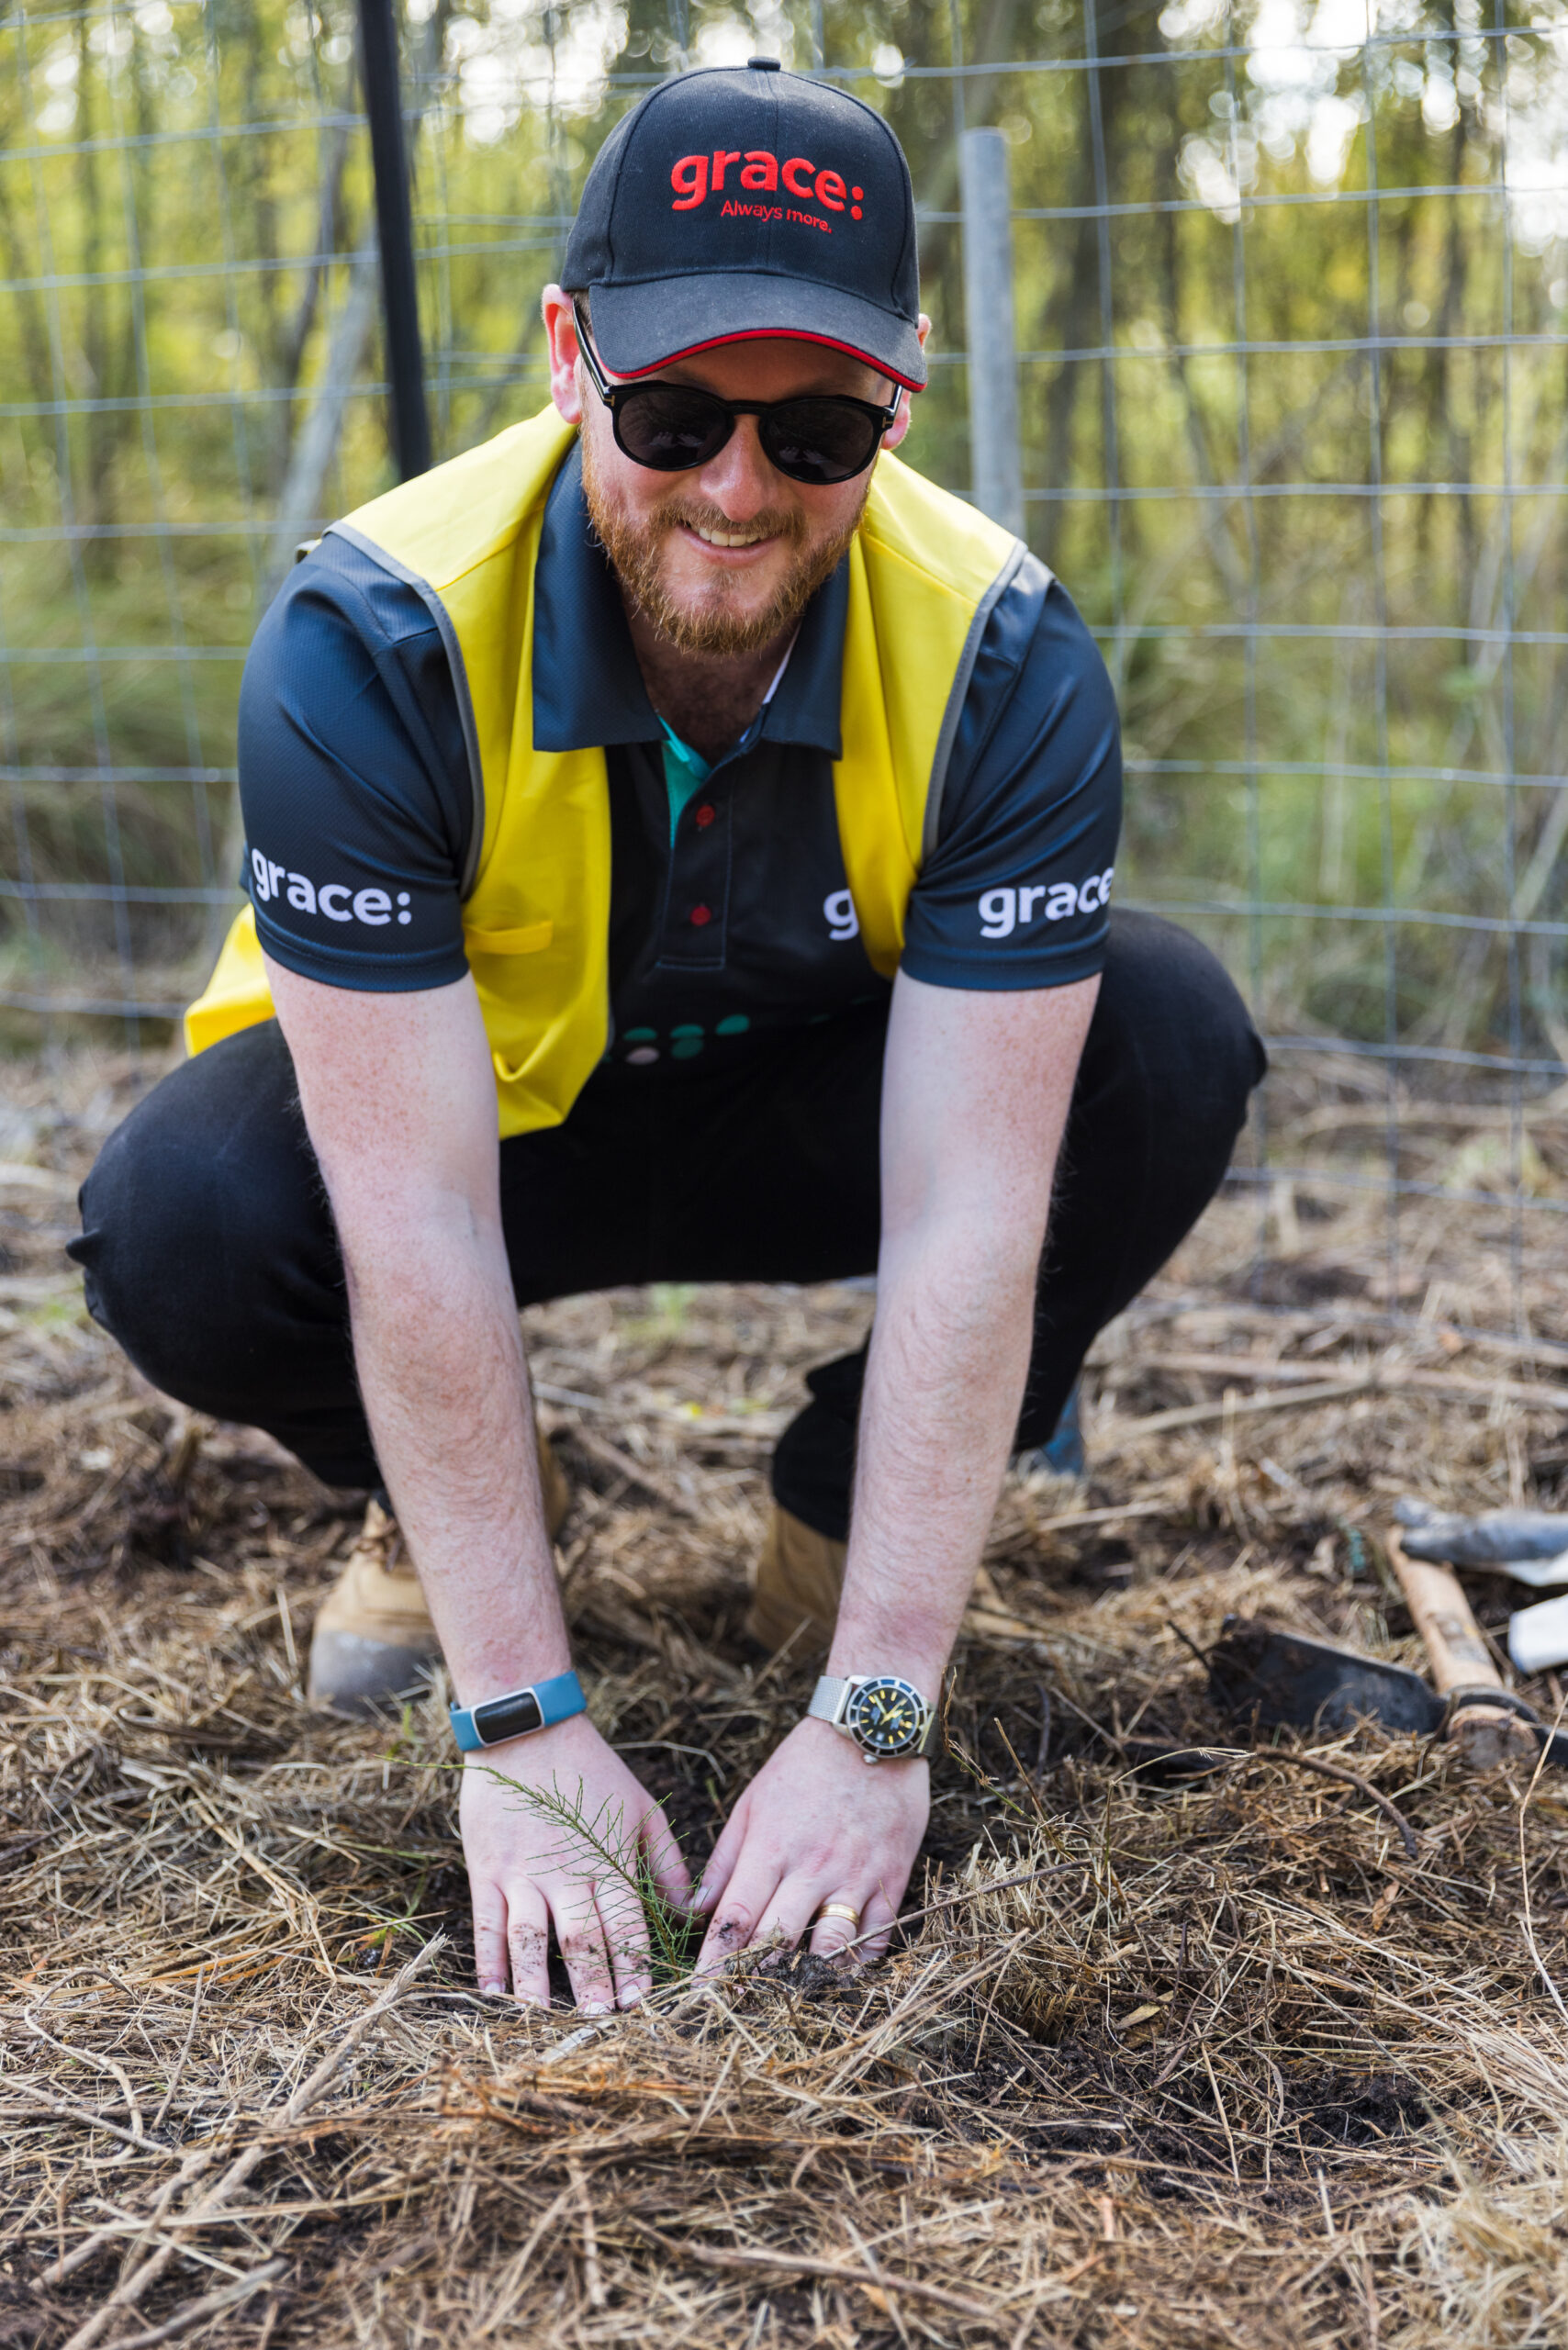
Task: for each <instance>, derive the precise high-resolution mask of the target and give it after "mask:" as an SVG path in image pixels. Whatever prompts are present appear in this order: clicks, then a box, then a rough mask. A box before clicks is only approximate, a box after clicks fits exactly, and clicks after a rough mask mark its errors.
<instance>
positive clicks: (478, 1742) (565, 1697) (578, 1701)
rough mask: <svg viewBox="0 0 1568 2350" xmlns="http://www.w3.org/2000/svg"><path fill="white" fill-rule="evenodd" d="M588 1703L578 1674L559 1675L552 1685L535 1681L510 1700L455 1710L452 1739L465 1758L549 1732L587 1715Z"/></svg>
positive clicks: (491, 1699)
mask: <svg viewBox="0 0 1568 2350" xmlns="http://www.w3.org/2000/svg"><path fill="white" fill-rule="evenodd" d="M587 1711H588V1699H587V1698H586V1697H585V1696H584V1695H583V1684H582V1683H581V1682H580V1681H579V1680H578V1679H577V1674H576V1673H556V1675H555V1677H554V1680H552V1681H535V1682H534V1683H533V1684H532V1687H530V1688H527V1689H514V1690H513V1691H512V1692H511V1695H510V1696H507V1697H487V1698H486V1700H485V1703H484V1704H483V1705H482V1706H454V1707H453V1708H452V1735H453V1737H454V1739H455V1740H457V1743H458V1745H459V1746H460V1747H461V1748H462V1749H463V1751H464V1752H465V1754H473V1753H476V1751H478V1749H479V1748H480V1747H482V1746H502V1745H504V1744H505V1743H506V1740H508V1739H509V1738H527V1737H528V1736H529V1734H530V1732H531V1731H532V1730H536V1729H550V1728H551V1726H552V1725H553V1724H554V1723H555V1722H568V1721H570V1720H571V1718H572V1716H573V1715H574V1714H586V1713H587Z"/></svg>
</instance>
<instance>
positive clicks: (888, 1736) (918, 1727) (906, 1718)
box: [844, 1674, 926, 1762]
mask: <svg viewBox="0 0 1568 2350" xmlns="http://www.w3.org/2000/svg"><path fill="white" fill-rule="evenodd" d="M925 1723H926V1707H925V1700H924V1697H923V1696H922V1695H921V1694H920V1692H919V1690H918V1689H916V1688H914V1687H913V1684H911V1683H909V1682H907V1681H895V1680H894V1679H893V1678H892V1676H891V1675H890V1674H888V1675H886V1676H883V1677H881V1678H879V1679H878V1680H875V1681H863V1682H862V1683H861V1684H860V1686H859V1688H858V1689H857V1690H856V1691H855V1692H854V1693H853V1695H851V1697H850V1700H849V1703H848V1705H847V1706H846V1708H845V1713H844V1727H845V1729H846V1730H848V1732H849V1734H850V1736H851V1737H852V1738H853V1739H854V1740H855V1742H856V1744H857V1746H858V1747H859V1748H860V1750H861V1751H862V1752H863V1753H865V1754H868V1755H869V1756H870V1757H871V1758H872V1760H873V1761H874V1762H892V1761H893V1760H894V1759H895V1758H896V1757H897V1756H899V1755H901V1754H913V1752H914V1751H915V1749H916V1748H917V1747H918V1746H919V1744H920V1741H921V1740H922V1739H923V1738H924V1735H925Z"/></svg>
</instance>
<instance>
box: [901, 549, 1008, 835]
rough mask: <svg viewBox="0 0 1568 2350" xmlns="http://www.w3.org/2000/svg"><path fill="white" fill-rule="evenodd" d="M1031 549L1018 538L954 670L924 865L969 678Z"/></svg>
mask: <svg viewBox="0 0 1568 2350" xmlns="http://www.w3.org/2000/svg"><path fill="white" fill-rule="evenodd" d="M1028 552H1029V550H1028V548H1027V547H1026V546H1025V544H1024V542H1023V540H1022V539H1014V542H1013V544H1012V547H1011V549H1010V550H1009V552H1008V554H1007V558H1006V560H1005V562H1004V563H1003V564H1002V569H1001V570H1000V571H999V572H998V573H997V575H996V577H995V578H994V579H993V580H992V581H991V586H990V587H989V588H987V589H986V591H985V594H984V595H983V596H982V597H981V598H980V602H979V604H978V605H977V607H976V609H975V616H974V618H973V620H972V621H970V622H969V634H968V636H966V637H965V639H964V649H963V651H962V653H960V654H959V655H958V668H957V670H956V671H955V673H954V677H953V686H952V690H951V692H950V693H949V694H948V696H947V707H946V710H945V711H943V713H942V730H941V732H940V733H939V734H938V735H937V737H936V755H935V758H934V759H933V760H932V762H931V782H930V785H929V787H928V789H927V790H926V794H925V823H924V829H923V833H922V837H921V844H920V858H921V863H922V864H923V865H924V862H925V860H926V858H927V857H929V856H932V855H933V853H934V852H935V847H936V844H937V842H938V841H939V840H940V838H941V836H942V800H943V796H944V794H945V793H946V789H947V763H948V761H949V760H950V759H951V757H952V755H953V740H954V737H955V736H956V735H957V733H958V720H959V717H960V716H961V715H962V712H963V707H964V697H965V695H966V694H967V693H968V692H969V679H970V678H971V677H973V675H974V667H975V663H976V662H977V660H978V659H979V658H980V639H981V637H982V636H983V635H984V634H985V632H986V623H987V622H988V621H989V620H990V619H991V613H992V612H993V611H994V610H996V606H997V603H998V601H999V600H1000V599H1001V598H1002V596H1004V595H1005V594H1006V592H1007V590H1008V588H1011V587H1012V585H1013V582H1014V579H1015V578H1016V577H1017V576H1018V566H1019V565H1020V564H1021V563H1022V562H1023V560H1024V557H1025V555H1026V554H1028Z"/></svg>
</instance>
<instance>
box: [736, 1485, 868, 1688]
mask: <svg viewBox="0 0 1568 2350" xmlns="http://www.w3.org/2000/svg"><path fill="white" fill-rule="evenodd" d="M847 1549H848V1545H847V1543H844V1542H835V1541H834V1539H833V1537H832V1535H831V1534H819V1533H817V1531H816V1530H815V1528H814V1527H810V1526H806V1525H803V1524H802V1523H801V1520H800V1518H798V1517H791V1516H790V1513H789V1511H788V1510H787V1509H780V1508H779V1506H778V1503H777V1502H775V1503H774V1505H773V1511H772V1515H771V1516H770V1517H769V1518H768V1521H767V1533H766V1534H765V1535H764V1536H763V1538H762V1550H761V1552H760V1553H759V1555H758V1558H757V1561H756V1591H755V1593H754V1595H753V1597H752V1603H751V1611H750V1613H749V1615H748V1616H747V1617H746V1619H745V1628H746V1630H747V1631H748V1632H749V1633H750V1635H751V1637H752V1639H754V1640H760V1641H761V1643H762V1645H763V1647H764V1648H766V1649H771V1650H773V1651H775V1652H777V1651H778V1650H779V1649H781V1648H782V1647H783V1646H784V1643H785V1642H786V1640H789V1639H790V1637H791V1635H792V1634H793V1635H795V1636H796V1637H795V1639H794V1641H793V1645H792V1647H791V1649H790V1654H791V1655H792V1656H802V1657H804V1656H811V1655H812V1654H813V1653H814V1652H815V1651H817V1650H820V1649H825V1648H826V1647H827V1646H828V1644H829V1642H830V1641H831V1640H832V1639H833V1628H834V1620H835V1618H836V1617H837V1615H838V1602H839V1597H840V1595H841V1594H842V1592H843V1590H844V1561H845V1555H846V1551H847Z"/></svg>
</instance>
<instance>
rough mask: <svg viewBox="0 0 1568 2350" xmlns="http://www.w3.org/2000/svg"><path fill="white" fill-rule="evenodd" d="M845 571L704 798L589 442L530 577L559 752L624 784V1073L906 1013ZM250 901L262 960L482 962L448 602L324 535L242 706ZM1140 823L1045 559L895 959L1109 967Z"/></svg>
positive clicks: (981, 966) (985, 648) (360, 549)
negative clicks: (642, 653)
mask: <svg viewBox="0 0 1568 2350" xmlns="http://www.w3.org/2000/svg"><path fill="white" fill-rule="evenodd" d="M847 603H848V567H847V564H844V565H840V567H839V569H838V571H837V572H836V573H835V574H834V576H833V577H832V578H831V579H830V580H829V581H828V582H827V584H826V585H825V586H824V587H823V588H822V589H821V590H820V591H819V592H818V594H817V595H816V596H815V597H814V598H813V599H812V602H811V604H810V605H809V606H808V607H807V610H806V612H805V615H804V617H803V619H802V621H801V629H800V633H799V635H798V636H797V638H796V640H795V643H794V647H793V649H792V651H791V653H790V659H789V661H788V663H787V665H786V666H785V669H784V673H783V676H782V677H781V678H780V679H779V680H778V685H777V688H776V689H775V691H774V693H773V696H772V698H771V699H770V700H769V701H767V703H766V704H765V705H764V707H763V709H762V710H761V711H759V712H758V714H757V716H756V719H755V720H754V721H753V722H752V724H751V726H750V727H749V728H748V729H747V731H746V733H745V735H743V737H742V738H741V740H740V741H739V742H737V743H736V744H734V746H733V747H732V748H731V750H730V751H729V752H728V753H727V754H726V755H725V756H724V757H723V758H722V759H720V760H719V761H718V762H717V763H716V764H715V765H714V767H712V769H711V772H710V773H709V775H708V776H707V778H706V780H705V781H703V782H701V783H700V785H699V786H698V788H697V789H695V790H692V791H690V792H689V793H687V794H685V796H684V804H681V795H680V794H677V793H674V792H672V791H671V790H670V789H667V788H666V761H665V748H666V745H665V740H664V736H663V733H662V730H661V727H660V724H659V721H658V719H657V717H656V716H655V712H654V710H653V707H652V705H651V703H650V702H649V700H648V696H647V691H646V688H644V683H643V677H642V672H641V670H640V669H639V667H638V666H637V659H636V655H635V653H634V651H633V644H632V638H631V632H630V631H629V629H628V628H627V625H626V619H625V614H624V611H623V610H622V601H621V596H620V591H619V588H618V587H617V584H616V581H615V577H614V575H613V573H612V571H611V570H610V565H609V563H608V561H607V559H606V557H605V555H604V553H603V551H602V549H601V548H600V547H599V543H598V541H597V540H596V539H595V537H594V534H593V532H592V528H591V525H590V523H589V520H588V509H587V507H586V504H585V503H584V499H583V494H582V477H581V469H580V465H579V463H578V460H577V453H576V452H574V453H573V455H572V457H571V459H570V460H569V462H568V463H567V464H566V465H565V466H564V467H563V468H562V471H561V473H560V474H559V476H557V478H556V480H555V483H554V487H553V488H552V490H551V493H550V498H549V500H548V502H547V506H546V509H545V516H544V525H543V535H542V538H541V542H540V551H539V561H538V565H537V567H536V569H535V573H534V648H533V680H532V684H533V733H534V744H535V747H536V748H537V749H540V750H548V751H570V750H579V749H583V748H588V747H593V746H602V748H603V749H604V751H605V754H606V764H607V768H608V774H609V784H610V855H611V874H610V1005H611V1031H610V1044H609V1057H610V1059H611V1060H613V1061H615V1062H617V1063H623V1064H625V1065H626V1066H628V1067H630V1068H634V1069H643V1070H645V1071H646V1072H647V1073H648V1075H649V1077H650V1079H653V1078H655V1077H656V1076H658V1075H660V1074H662V1073H666V1072H669V1071H671V1070H673V1069H677V1068H678V1067H679V1066H680V1065H681V1064H682V1063H686V1062H695V1061H700V1063H701V1065H702V1066H704V1067H706V1066H711V1063H712V1061H713V1059H714V1057H717V1056H721V1055H734V1054H738V1053H744V1052H745V1051H747V1050H748V1049H754V1048H755V1046H756V1042H757V1040H758V1039H759V1038H761V1037H764V1036H766V1035H767V1034H768V1033H769V1032H770V1031H771V1032H777V1031H778V1030H781V1029H790V1028H799V1027H801V1026H802V1025H804V1024H809V1023H812V1022H821V1021H826V1020H831V1019H832V1018H833V1017H834V1014H835V1013H840V1012H842V1011H845V1010H846V1009H848V1008H849V1007H850V1006H852V1005H856V1004H864V1003H867V1002H876V1001H878V1000H879V999H885V998H886V996H887V994H888V992H889V985H888V982H887V981H886V980H885V979H882V978H881V977H880V976H879V974H878V973H877V972H876V971H874V970H873V969H872V968H871V965H870V963H869V962H868V959H867V957H866V953H865V949H864V947H863V946H862V944H861V941H860V937H859V934H858V930H857V923H856V919H855V907H854V902H853V901H852V899H851V897H850V894H849V890H848V885H847V883H846V878H845V869H844V857H843V853H842V851H841V849H840V846H839V839H838V821H837V814H836V811H835V807H834V790H833V763H834V759H835V758H836V757H837V756H838V755H839V750H840V737H839V699H840V687H841V672H842V665H843V650H844V628H845V617H846V609H847ZM240 787H241V801H242V805H243V811H244V818H245V833H246V858H245V873H244V880H245V886H246V887H247V888H248V890H249V891H250V894H251V898H252V903H253V904H254V906H255V911H256V926H257V931H258V934H259V935H260V937H261V941H262V944H263V946H264V947H265V949H266V951H267V953H268V954H269V955H271V956H273V957H274V958H275V959H276V960H277V961H278V962H280V963H281V964H283V965H284V967H285V968H286V969H289V970H293V971H298V972H300V973H302V974H303V975H304V976H305V977H306V978H308V979H319V980H322V981H324V982H325V983H326V984H327V985H328V986H330V987H343V988H358V989H364V990H386V991H389V992H397V991H399V990H415V989H420V988H434V987H443V986H446V985H449V984H450V983H451V982H452V981H454V980H455V979H461V978H462V977H463V975H464V973H465V970H466V968H467V965H466V960H465V954H464V946H463V918H462V907H463V894H464V889H465V878H466V877H467V876H468V874H469V872H470V867H471V859H472V858H473V857H474V856H476V854H477V844H476V841H475V839H474V797H473V792H472V789H471V785H470V781H469V764H468V752H467V746H466V743H465V736H464V730H463V723H462V718H461V715H460V711H459V707H458V699H457V693H456V689H455V687H454V682H453V677H452V670H451V666H450V664H449V661H448V658H447V654H446V650H445V646H444V644H443V643H442V638H441V635H440V632H439V631H438V629H437V627H436V624H435V621H434V620H433V619H432V617H431V611H430V609H429V607H428V605H427V604H426V603H425V602H424V600H423V599H422V598H421V597H420V594H419V591H418V590H417V589H416V588H412V587H410V586H409V584H408V583H407V582H406V581H405V580H403V579H400V578H398V576H397V575H396V574H395V573H394V572H393V571H391V570H390V569H389V568H387V567H386V565H385V564H384V563H383V562H381V561H380V560H379V559H378V558H377V557H376V556H375V554H374V553H373V552H372V551H371V550H370V549H369V548H368V547H367V546H366V545H364V543H360V542H358V541H356V540H354V539H353V538H350V537H347V536H343V535H342V534H340V533H338V532H329V533H328V535H327V537H326V538H324V539H323V540H322V541H321V543H320V544H319V546H318V547H317V548H316V549H315V551H314V552H313V553H312V554H310V555H309V556H308V558H307V559H306V561H305V562H303V563H302V564H300V565H297V567H296V569H295V570H294V571H293V573H292V574H291V575H290V576H289V578H288V580H287V582H286V585H285V587H284V588H282V590H281V591H280V593H279V594H278V596H277V598H276V599H275V600H274V603H273V605H272V606H271V608H270V610H268V612H267V613H266V616H265V618H264V619H263V621H262V624H261V627H260V629H259V630H258V631H257V633H256V638H255V642H254V643H253V644H252V648H251V654H250V658H249V660H248V661H247V663H246V666H245V676H244V681H243V685H242V687H241V699H240ZM1120 811H1121V754H1120V747H1119V743H1118V736H1117V726H1116V712H1115V704H1114V698H1113V695H1112V692H1111V686H1110V680H1109V678H1108V677H1106V674H1105V668H1104V664H1103V662H1102V660H1101V658H1100V655H1099V653H1098V651H1097V649H1096V647H1095V645H1094V643H1093V640H1092V637H1091V636H1090V634H1089V632H1088V631H1087V629H1086V628H1085V627H1084V625H1083V622H1082V621H1081V619H1080V618H1079V615H1078V613H1077V611H1076V610H1075V609H1074V607H1073V604H1072V602H1071V600H1070V598H1069V596H1068V595H1067V593H1066V591H1065V590H1064V589H1063V588H1061V586H1060V585H1059V584H1058V582H1057V581H1055V580H1054V579H1053V578H1052V577H1051V576H1050V574H1049V573H1048V572H1047V570H1046V569H1045V568H1044V566H1043V565H1041V564H1039V563H1037V562H1036V560H1035V558H1034V557H1033V556H1028V557H1025V561H1024V562H1023V564H1022V565H1020V567H1019V569H1018V571H1017V573H1016V574H1015V576H1014V578H1013V580H1012V581H1011V582H1010V583H1009V585H1008V586H1007V588H1005V589H1004V590H1003V592H1002V595H1001V596H1000V597H999V598H998V599H997V601H996V604H995V606H994V607H993V609H992V610H991V614H990V616H989V618H988V620H987V621H986V623H985V627H984V632H983V634H982V637H981V642H980V649H979V654H978V656H977V658H976V661H975V665H974V670H973V673H972V676H971V678H970V682H969V688H968V692H967V694H966V697H965V700H964V704H963V708H962V711H961V713H960V716H959V722H958V729H957V733H956V735H955V739H954V744H953V749H952V754H951V758H950V762H949V766H948V770H947V778H946V789H945V791H944V794H943V799H942V804H941V820H940V824H939V827H938V831H937V837H936V842H935V847H934V849H933V850H932V851H931V853H930V854H929V855H928V856H927V857H926V860H925V863H924V868H923V870H922V871H921V873H920V875H919V878H918V879H917V881H916V883H915V887H914V890H913V894H912V897H911V900H910V903H909V909H908V913H907V916H906V922H905V939H904V951H903V958H902V968H904V969H905V970H907V971H909V972H911V973H912V974H913V977H914V978H916V979H924V980H927V981H929V982H931V983H932V984H934V985H935V986H939V987H958V988H980V989H994V990H1005V989H1016V988H1041V987H1060V986H1064V985H1066V984H1067V983H1068V982H1070V981H1071V980H1075V979H1087V978H1089V977H1091V976H1092V974H1093V973H1095V972H1097V971H1098V970H1099V969H1100V968H1101V965H1102V963H1103V959H1104V949H1105V934H1106V918H1105V906H1106V901H1107V899H1108V897H1109V893H1110V887H1111V868H1112V867H1113V865H1114V858H1115V850H1116V834H1117V829H1118V825H1119V822H1120Z"/></svg>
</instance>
